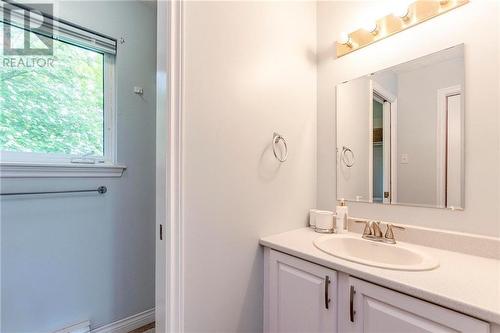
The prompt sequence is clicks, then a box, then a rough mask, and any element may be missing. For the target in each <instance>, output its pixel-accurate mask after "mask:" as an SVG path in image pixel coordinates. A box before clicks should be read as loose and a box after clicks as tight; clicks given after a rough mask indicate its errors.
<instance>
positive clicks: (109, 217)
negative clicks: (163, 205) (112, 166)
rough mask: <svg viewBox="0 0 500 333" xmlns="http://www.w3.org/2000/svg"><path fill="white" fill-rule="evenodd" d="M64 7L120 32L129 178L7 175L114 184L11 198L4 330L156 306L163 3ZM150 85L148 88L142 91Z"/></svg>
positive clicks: (6, 212) (26, 185)
mask: <svg viewBox="0 0 500 333" xmlns="http://www.w3.org/2000/svg"><path fill="white" fill-rule="evenodd" d="M60 15H61V16H62V17H63V18H65V19H68V20H71V21H73V22H75V23H77V24H81V25H83V26H85V27H88V28H90V29H95V30H97V31H100V32H102V33H105V34H109V35H110V36H113V37H115V38H119V37H124V38H125V44H120V45H119V46H118V55H117V61H116V75H117V94H118V96H117V141H118V144H117V149H118V150H117V154H118V162H120V163H122V164H125V165H126V166H127V167H128V169H127V170H126V171H125V173H124V174H123V176H122V177H121V178H112V179H106V178H85V179H78V178H71V179H54V178H50V179H8V180H6V179H2V180H1V181H0V183H1V187H2V192H15V191H44V190H48V191H52V190H63V189H80V188H81V189H86V188H96V187H97V186H99V185H105V186H107V187H108V193H106V194H105V195H103V196H98V195H96V194H82V195H80V194H73V195H44V196H22V197H15V198H14V197H11V198H3V197H2V199H1V201H0V205H1V206H0V212H1V215H0V220H1V228H2V233H1V237H2V238H1V263H2V270H1V273H2V276H1V283H2V285H1V289H2V294H1V296H2V299H1V303H2V307H1V310H2V313H1V317H2V327H1V328H0V331H1V332H5V333H7V332H8V333H14V332H37V333H41V332H53V331H54V330H56V329H59V328H62V327H65V326H66V325H68V324H72V323H76V322H81V321H83V320H87V319H89V320H91V323H92V327H96V326H102V325H105V324H109V323H111V322H114V321H117V320H119V319H122V318H125V317H128V316H131V315H133V314H136V313H139V312H142V311H145V310H148V309H151V308H153V307H154V271H155V267H154V262H155V254H154V253H155V176H154V175H155V71H156V64H155V59H156V52H155V48H156V22H155V21H156V19H155V17H156V13H155V10H154V8H153V6H146V5H144V4H142V3H140V2H137V1H93V2H91V3H90V2H87V1H71V2H64V3H62V4H61V6H60ZM135 85H138V86H142V87H144V96H142V98H141V97H139V96H137V95H135V94H134V93H133V91H132V90H133V87H134V86H135Z"/></svg>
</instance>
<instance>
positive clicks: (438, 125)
mask: <svg viewBox="0 0 500 333" xmlns="http://www.w3.org/2000/svg"><path fill="white" fill-rule="evenodd" d="M463 119H464V46H463V45H457V46H455V47H452V48H449V49H445V50H442V51H440V52H437V53H434V54H431V55H427V56H424V57H421V58H418V59H415V60H412V61H410V62H407V63H403V64H400V65H396V66H394V67H391V68H388V69H385V70H382V71H379V72H376V73H373V74H369V75H366V76H363V77H360V78H357V79H354V80H351V81H348V82H344V83H342V84H340V85H338V86H337V154H338V158H337V198H339V199H341V198H344V199H345V200H349V201H361V202H373V203H384V204H403V205H416V206H426V207H438V208H450V209H463V207H464V131H463V128H464V122H463Z"/></svg>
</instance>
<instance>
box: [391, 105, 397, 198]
mask: <svg viewBox="0 0 500 333" xmlns="http://www.w3.org/2000/svg"><path fill="white" fill-rule="evenodd" d="M397 202H398V100H397V98H396V99H394V101H393V102H391V202H390V203H391V204H396V203H397Z"/></svg>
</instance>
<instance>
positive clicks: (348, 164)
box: [340, 146, 356, 168]
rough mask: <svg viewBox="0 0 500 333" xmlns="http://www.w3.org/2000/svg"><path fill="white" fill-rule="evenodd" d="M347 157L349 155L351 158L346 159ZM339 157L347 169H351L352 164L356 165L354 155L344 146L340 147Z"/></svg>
mask: <svg viewBox="0 0 500 333" xmlns="http://www.w3.org/2000/svg"><path fill="white" fill-rule="evenodd" d="M348 155H350V156H351V157H350V158H348ZM340 156H341V158H342V162H344V164H345V166H346V167H348V168H351V167H352V166H354V163H356V158H355V157H354V153H353V152H352V150H351V149H350V148H348V147H346V146H343V147H342V154H340Z"/></svg>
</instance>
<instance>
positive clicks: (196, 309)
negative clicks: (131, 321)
mask: <svg viewBox="0 0 500 333" xmlns="http://www.w3.org/2000/svg"><path fill="white" fill-rule="evenodd" d="M184 5H185V8H184V10H185V15H184V27H185V31H184V54H185V57H184V75H185V76H184V111H183V112H184V116H183V131H184V135H183V137H184V143H183V150H184V151H183V167H182V173H183V177H182V181H183V189H184V193H183V201H184V206H183V216H184V225H185V230H184V232H185V238H184V251H185V271H184V276H185V300H184V303H185V308H184V317H185V331H186V332H196V331H198V332H201V331H203V332H260V331H262V301H263V300H262V297H263V289H262V288H263V261H262V250H261V248H260V247H259V245H258V240H259V237H261V236H264V235H269V234H273V233H277V232H281V231H285V230H289V229H294V228H298V227H302V226H305V225H306V220H307V214H308V209H309V208H311V207H313V206H315V194H316V193H315V189H316V186H315V182H316V153H315V147H316V121H315V118H316V67H315V57H314V53H315V50H316V40H315V38H316V4H315V3H314V2H185V4H184ZM273 131H278V132H280V133H281V134H283V135H284V136H285V137H286V139H287V140H288V146H289V158H288V161H287V162H285V163H283V164H280V163H278V162H277V160H276V159H275V158H274V156H273V154H272V151H271V149H270V144H271V139H272V134H273Z"/></svg>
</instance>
